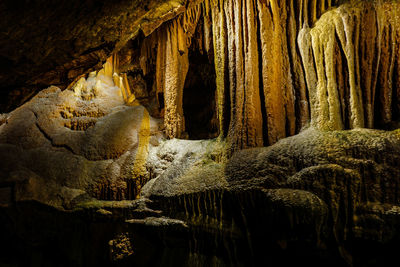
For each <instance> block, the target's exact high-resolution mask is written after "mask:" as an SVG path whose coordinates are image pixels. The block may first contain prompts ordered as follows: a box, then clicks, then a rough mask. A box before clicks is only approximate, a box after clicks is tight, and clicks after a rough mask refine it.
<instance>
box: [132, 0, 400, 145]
mask: <svg viewBox="0 0 400 267" xmlns="http://www.w3.org/2000/svg"><path fill="white" fill-rule="evenodd" d="M189 6H190V7H189V8H188V9H187V10H186V12H184V13H182V14H181V15H178V16H177V17H176V18H175V19H173V20H171V21H169V22H166V23H164V24H163V25H162V26H161V27H160V28H158V29H157V30H156V31H155V32H154V33H153V34H151V35H149V36H147V37H146V38H144V40H143V41H142V45H141V56H140V66H141V68H142V70H143V74H144V75H147V74H149V73H150V72H152V71H154V69H155V85H154V86H155V91H156V97H157V99H158V101H159V103H160V108H163V110H162V111H161V112H160V113H161V115H163V116H164V124H165V131H166V134H167V136H168V137H169V138H173V137H181V136H182V133H184V131H185V125H184V111H183V108H182V97H183V87H184V82H185V78H186V74H187V71H188V66H189V62H188V48H189V46H190V47H191V49H198V50H200V52H201V53H203V50H204V51H206V52H207V53H208V55H209V59H213V60H214V65H215V72H216V87H217V89H216V100H217V101H216V102H217V106H216V113H217V114H218V120H219V133H220V136H221V137H227V138H228V144H230V147H229V149H230V150H231V151H235V150H237V149H241V148H245V147H254V146H262V145H264V144H273V143H275V142H277V141H278V140H280V139H282V138H285V137H287V136H290V135H294V134H296V133H298V132H299V131H300V130H301V129H302V128H303V127H304V126H306V125H307V124H308V122H309V121H310V120H311V125H313V126H315V127H318V128H320V129H324V130H340V129H347V128H358V127H376V125H377V123H376V121H377V120H378V121H379V123H380V124H383V125H386V124H388V123H390V122H392V121H393V120H394V119H396V118H394V117H393V116H394V115H393V112H395V114H399V113H400V104H399V101H398V100H397V98H398V96H399V95H400V92H399V91H400V89H397V88H398V86H397V84H400V79H397V78H396V77H397V76H396V73H398V72H399V63H398V62H399V56H397V54H398V50H399V45H397V44H395V43H396V42H394V40H395V39H396V38H398V35H399V34H398V30H397V29H398V28H399V27H398V26H397V25H398V23H397V22H396V20H397V15H396V12H397V11H396V10H397V6H398V4H397V3H394V2H390V3H386V2H385V3H383V2H382V3H381V2H379V3H378V2H360V1H350V2H348V3H346V4H342V1H339V0H329V1H326V0H300V1H278V0H205V1H202V2H201V3H200V4H196V5H189ZM393 7H396V8H393ZM201 18H202V23H200V24H199V23H198V21H200V19H201ZM396 23H397V24H396ZM198 25H200V26H198ZM366 28H368V29H369V30H368V31H364V30H363V29H366ZM194 35H195V36H194ZM193 38H196V40H195V41H194V44H192V40H193ZM371 40H376V42H374V41H371ZM211 45H212V46H211ZM154 65H155V66H154ZM397 90H399V91H397ZM160 98H163V99H160ZM161 103H162V104H161ZM394 109H395V110H396V111H393V110H394ZM396 116H398V115H396ZM264 139H265V140H264Z"/></svg>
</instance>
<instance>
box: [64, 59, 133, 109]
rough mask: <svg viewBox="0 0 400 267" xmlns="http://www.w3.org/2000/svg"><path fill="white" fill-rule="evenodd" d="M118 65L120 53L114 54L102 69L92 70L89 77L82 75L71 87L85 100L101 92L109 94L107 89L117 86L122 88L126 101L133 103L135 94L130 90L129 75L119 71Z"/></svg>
mask: <svg viewBox="0 0 400 267" xmlns="http://www.w3.org/2000/svg"><path fill="white" fill-rule="evenodd" d="M118 66H119V59H118V55H117V54H113V55H112V56H110V57H109V58H108V59H107V61H106V62H105V63H104V64H103V68H102V69H101V70H99V71H98V72H96V71H94V72H91V73H90V74H89V76H88V77H87V78H85V77H81V78H80V79H79V80H78V81H77V82H75V83H74V84H73V85H72V87H71V89H72V90H73V91H74V92H75V95H76V96H77V97H81V98H82V99H83V100H92V99H93V98H95V97H97V96H99V95H101V94H107V92H106V90H108V89H109V88H110V87H114V86H116V87H118V88H120V92H121V95H122V97H123V99H124V101H125V102H126V103H131V102H133V100H134V99H135V96H134V95H133V93H132V92H131V90H130V87H129V83H128V79H127V75H126V74H125V73H119V70H118Z"/></svg>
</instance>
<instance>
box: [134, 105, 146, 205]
mask: <svg viewBox="0 0 400 267" xmlns="http://www.w3.org/2000/svg"><path fill="white" fill-rule="evenodd" d="M138 137H139V144H138V148H137V152H136V156H135V162H134V164H133V166H134V167H133V170H132V179H133V185H134V186H135V189H136V192H137V193H136V194H135V195H136V196H134V197H136V198H139V194H138V192H140V190H141V187H142V186H143V185H144V184H145V183H146V182H147V181H145V180H144V179H145V177H147V176H148V175H147V173H148V171H147V169H146V161H147V156H148V152H149V151H148V146H149V140H150V115H149V113H148V112H147V110H146V109H143V119H142V124H141V125H140V130H139V133H138Z"/></svg>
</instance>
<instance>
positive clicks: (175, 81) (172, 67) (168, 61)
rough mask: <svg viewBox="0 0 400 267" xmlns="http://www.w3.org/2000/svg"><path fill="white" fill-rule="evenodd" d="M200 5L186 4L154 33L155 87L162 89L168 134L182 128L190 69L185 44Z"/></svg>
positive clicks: (172, 133) (186, 45)
mask: <svg viewBox="0 0 400 267" xmlns="http://www.w3.org/2000/svg"><path fill="white" fill-rule="evenodd" d="M200 12H201V8H200V5H196V6H194V7H192V8H189V9H188V10H187V11H186V12H185V13H184V14H182V15H181V16H179V17H178V18H176V19H174V20H172V21H170V22H168V23H166V24H165V25H163V26H162V27H161V28H160V29H159V30H158V31H157V32H156V33H155V34H157V38H158V39H157V43H158V48H157V61H156V87H157V89H156V91H157V95H158V94H159V93H163V95H164V99H165V101H164V103H165V111H164V125H165V132H166V135H167V136H168V137H169V138H174V137H180V136H181V134H182V133H183V132H184V131H185V120H184V117H183V108H182V102H183V87H184V83H185V78H186V74H187V72H188V69H189V58H188V46H190V42H191V41H190V40H191V38H192V36H193V34H194V32H195V29H196V25H197V23H198V20H199V19H200Z"/></svg>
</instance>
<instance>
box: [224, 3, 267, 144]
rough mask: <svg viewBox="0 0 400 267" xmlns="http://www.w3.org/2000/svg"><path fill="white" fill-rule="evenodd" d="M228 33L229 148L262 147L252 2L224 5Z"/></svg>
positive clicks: (256, 50) (255, 27)
mask: <svg viewBox="0 0 400 267" xmlns="http://www.w3.org/2000/svg"><path fill="white" fill-rule="evenodd" d="M225 12H226V18H227V20H226V23H227V32H228V35H227V36H228V40H229V42H228V62H229V86H230V98H231V104H230V107H231V117H230V118H231V121H230V126H229V136H228V137H229V142H230V143H231V149H232V150H236V149H237V148H245V147H254V146H262V145H263V133H262V115H261V103H260V94H259V72H258V48H257V21H256V16H255V2H254V1H251V0H250V1H246V0H243V1H241V0H236V1H226V2H225Z"/></svg>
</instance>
